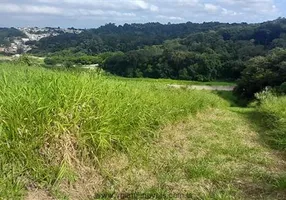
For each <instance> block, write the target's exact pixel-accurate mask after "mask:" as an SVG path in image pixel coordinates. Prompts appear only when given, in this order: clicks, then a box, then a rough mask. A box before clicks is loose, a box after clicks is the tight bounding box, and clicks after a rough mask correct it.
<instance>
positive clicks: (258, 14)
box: [0, 0, 286, 28]
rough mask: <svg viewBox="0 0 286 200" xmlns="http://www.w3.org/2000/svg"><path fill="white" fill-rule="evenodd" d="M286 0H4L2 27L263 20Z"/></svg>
mask: <svg viewBox="0 0 286 200" xmlns="http://www.w3.org/2000/svg"><path fill="white" fill-rule="evenodd" d="M285 15H286V0H0V27H26V26H30V27H31V26H38V27H46V26H50V27H58V26H59V27H63V28H67V27H75V28H96V27H99V26H101V25H104V24H106V23H110V22H111V23H115V24H117V25H119V24H124V23H146V22H161V23H168V22H171V23H183V22H187V21H191V22H209V21H219V22H230V23H232V22H249V23H254V22H262V21H267V20H273V19H276V18H278V17H284V16H285Z"/></svg>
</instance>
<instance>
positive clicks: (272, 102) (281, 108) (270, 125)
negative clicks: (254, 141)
mask: <svg viewBox="0 0 286 200" xmlns="http://www.w3.org/2000/svg"><path fill="white" fill-rule="evenodd" d="M285 105H286V96H281V97H277V96H273V95H268V97H267V98H264V99H263V100H262V101H261V105H260V107H259V111H260V112H261V113H262V116H263V117H264V118H263V119H264V121H263V122H264V125H265V126H266V127H267V131H265V136H264V137H265V138H266V140H267V141H268V142H269V144H270V145H271V146H272V147H274V148H275V149H280V150H284V151H285V150H286V106H285Z"/></svg>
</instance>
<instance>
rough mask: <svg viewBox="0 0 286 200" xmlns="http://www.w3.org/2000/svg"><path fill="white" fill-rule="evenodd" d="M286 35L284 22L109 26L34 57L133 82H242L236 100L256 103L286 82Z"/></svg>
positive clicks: (52, 43)
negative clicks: (257, 97) (258, 97)
mask: <svg viewBox="0 0 286 200" xmlns="http://www.w3.org/2000/svg"><path fill="white" fill-rule="evenodd" d="M285 35H286V19H284V18H279V19H277V20H274V21H269V22H265V23H261V24H246V23H241V24H224V23H215V22H213V23H203V24H194V23H189V22H188V23H185V24H166V25H162V24H159V23H148V24H131V25H128V24H125V25H124V26H115V25H114V24H107V25H105V26H102V27H100V28H98V29H90V30H85V31H83V32H82V33H81V34H79V35H75V34H67V35H60V36H56V37H50V38H45V39H42V40H40V41H39V43H38V44H36V45H37V49H34V50H33V53H38V54H41V53H44V54H47V58H46V60H45V63H46V64H49V65H55V64H61V65H67V66H70V65H86V64H99V66H100V67H101V68H103V69H104V70H105V71H107V72H109V73H111V74H114V75H119V76H124V77H130V78H131V77H132V78H142V77H144V78H156V79H158V78H160V79H177V80H192V81H204V82H207V81H218V80H223V81H231V82H234V81H237V80H239V81H238V88H237V90H236V91H237V92H236V94H237V95H238V96H240V97H242V98H248V99H253V98H254V94H255V93H256V92H259V91H261V90H263V89H264V88H265V87H266V86H272V87H275V88H278V90H280V89H279V87H280V85H281V84H283V83H284V82H285V81H286V78H285V67H284V65H285V63H284V61H285V50H283V48H285V47H286V45H285V44H286V37H285ZM260 65H263V67H262V68H260ZM262 69H263V70H262ZM278 74H279V76H278ZM268 76H271V77H268Z"/></svg>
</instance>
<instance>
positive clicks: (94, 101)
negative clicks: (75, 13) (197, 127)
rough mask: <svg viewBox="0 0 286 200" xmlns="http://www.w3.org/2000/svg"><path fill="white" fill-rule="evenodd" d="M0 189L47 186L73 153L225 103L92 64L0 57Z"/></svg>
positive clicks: (101, 150) (113, 145) (145, 136)
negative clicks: (82, 67)
mask: <svg viewBox="0 0 286 200" xmlns="http://www.w3.org/2000/svg"><path fill="white" fill-rule="evenodd" d="M0 77H1V79H0V93H1V95H0V133H1V134H0V152H1V155H0V166H1V174H0V187H1V190H0V196H1V197H3V196H5V197H6V196H7V195H9V198H10V199H15V198H16V197H17V195H19V196H20V195H23V193H22V192H21V191H22V190H23V188H24V187H25V184H26V185H31V184H32V185H35V184H36V185H41V186H46V187H51V186H55V185H57V184H58V183H59V181H60V180H61V179H62V178H68V177H69V176H68V175H67V174H70V173H67V170H68V169H69V168H70V167H71V166H70V165H73V164H75V163H78V162H80V160H89V159H91V160H92V162H96V160H98V158H100V156H101V155H104V154H107V153H108V151H109V150H111V149H114V150H118V151H128V150H129V147H130V145H132V144H137V143H141V142H144V141H145V142H146V141H149V140H151V139H153V138H154V137H156V135H157V133H156V132H155V130H156V129H157V128H159V127H160V126H161V125H164V124H166V123H168V122H172V121H175V120H178V119H181V118H182V117H185V116H187V115H190V114H192V113H196V112H197V111H199V110H202V109H206V108H208V107H224V106H227V105H228V103H227V102H226V101H224V100H222V99H220V98H219V97H217V96H216V95H215V94H212V93H210V92H206V91H205V92H204V91H188V92H186V91H184V90H176V89H171V88H167V87H166V86H163V85H158V86H157V85H156V83H149V84H148V83H142V82H128V81H124V80H116V79H111V78H110V77H108V78H106V77H103V76H100V75H98V74H96V73H92V72H70V71H53V70H47V69H44V68H40V67H35V66H30V67H28V66H27V65H22V64H21V65H19V64H13V63H11V64H1V65H0Z"/></svg>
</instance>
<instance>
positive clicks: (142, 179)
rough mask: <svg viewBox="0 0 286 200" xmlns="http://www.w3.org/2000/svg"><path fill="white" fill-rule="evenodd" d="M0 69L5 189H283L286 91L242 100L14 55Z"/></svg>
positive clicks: (263, 194) (166, 193) (12, 193)
mask: <svg viewBox="0 0 286 200" xmlns="http://www.w3.org/2000/svg"><path fill="white" fill-rule="evenodd" d="M0 77H1V79H0V92H1V94H2V95H1V97H0V133H1V134H0V151H1V156H0V163H1V164H0V166H1V174H0V197H1V198H3V199H23V198H24V199H28V200H30V199H44V200H46V199H47V200H50V199H93V198H101V199H110V198H111V197H114V198H119V197H124V196H125V197H126V195H127V198H129V197H128V195H135V197H134V198H149V197H150V198H155V199H158V198H169V199H170V198H171V199H172V198H175V197H193V198H203V199H285V197H286V194H285V189H286V185H285V180H286V179H285V177H286V174H285V170H284V169H285V166H286V163H285V157H284V153H285V143H284V141H285V107H284V104H285V97H273V96H269V97H267V98H265V96H266V95H264V94H263V93H262V94H260V96H261V97H260V100H261V101H260V104H258V105H256V106H254V107H251V108H243V107H237V104H236V102H235V101H234V100H235V98H234V97H233V96H232V94H231V93H230V92H210V91H196V90H184V89H176V88H170V87H168V86H167V84H166V83H165V82H163V81H162V82H155V81H148V80H136V81H135V80H129V79H123V78H113V77H106V76H104V75H100V74H97V73H96V72H93V71H72V70H52V69H45V68H41V67H39V66H27V65H24V64H13V63H10V64H7V63H4V64H0ZM231 106H234V107H231ZM274 119H275V120H274Z"/></svg>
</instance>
